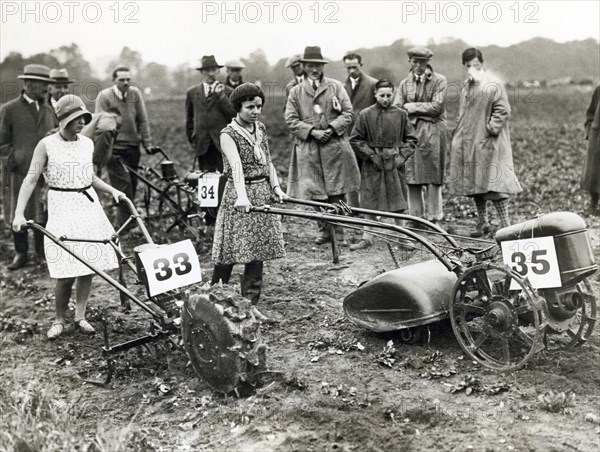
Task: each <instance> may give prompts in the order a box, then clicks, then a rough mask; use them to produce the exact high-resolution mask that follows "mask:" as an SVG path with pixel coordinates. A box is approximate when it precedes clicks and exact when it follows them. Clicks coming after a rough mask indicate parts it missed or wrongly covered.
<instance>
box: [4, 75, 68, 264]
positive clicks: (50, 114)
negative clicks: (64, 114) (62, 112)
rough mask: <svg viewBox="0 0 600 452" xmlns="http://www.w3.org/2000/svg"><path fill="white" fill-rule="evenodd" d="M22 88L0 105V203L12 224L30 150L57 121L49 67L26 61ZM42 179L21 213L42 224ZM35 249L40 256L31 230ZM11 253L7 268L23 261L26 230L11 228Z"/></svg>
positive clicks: (39, 237) (38, 236) (40, 241)
mask: <svg viewBox="0 0 600 452" xmlns="http://www.w3.org/2000/svg"><path fill="white" fill-rule="evenodd" d="M18 78H20V79H22V80H23V90H22V91H21V95H20V96H19V97H17V98H16V99H13V100H11V101H10V102H7V103H6V104H4V105H3V106H2V109H0V157H2V163H3V165H2V172H3V174H2V176H3V177H2V204H3V211H4V220H5V221H6V222H7V223H8V224H12V222H13V218H14V214H15V207H16V205H17V198H18V196H19V190H20V188H21V184H22V183H23V179H24V178H25V176H26V175H27V172H28V171H29V165H30V164H31V158H32V157H33V150H34V149H35V147H36V146H37V144H38V142H39V141H40V140H41V139H42V138H44V136H45V135H46V133H47V132H48V131H49V130H51V129H52V128H53V127H55V126H56V125H58V121H57V119H56V115H55V113H54V110H53V109H52V107H51V106H50V105H48V89H49V86H50V84H51V83H52V79H51V78H50V68H48V67H46V66H43V65H41V64H28V65H27V66H25V69H24V71H23V75H19V76H18ZM42 187H43V181H42V179H41V178H40V180H39V181H38V184H37V186H36V187H35V189H34V192H33V194H32V196H31V199H30V201H29V203H28V204H27V208H26V210H25V217H26V218H27V219H31V220H34V221H36V222H38V223H42V224H45V218H44V217H45V214H44V206H43V203H42V201H41V198H42V197H41V189H42ZM34 241H35V251H36V253H37V256H38V257H39V258H42V259H43V256H44V241H43V236H42V235H41V234H40V233H38V232H37V231H34ZM13 242H14V246H15V257H14V259H13V261H12V263H11V264H10V265H9V266H8V268H9V270H16V269H18V268H21V267H23V266H24V265H25V264H26V263H27V261H28V256H27V251H28V249H29V244H28V240H27V231H25V232H13Z"/></svg>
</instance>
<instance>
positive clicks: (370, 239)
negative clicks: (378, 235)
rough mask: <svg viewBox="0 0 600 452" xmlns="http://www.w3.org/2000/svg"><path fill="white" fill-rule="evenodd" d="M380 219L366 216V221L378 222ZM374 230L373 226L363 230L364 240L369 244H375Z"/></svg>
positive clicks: (375, 216) (374, 216) (369, 215)
mask: <svg viewBox="0 0 600 452" xmlns="http://www.w3.org/2000/svg"><path fill="white" fill-rule="evenodd" d="M378 218H379V217H378V216H377V215H371V214H368V213H367V214H365V220H369V221H377V219H378ZM373 229H374V228H372V227H371V226H365V227H364V230H363V235H362V239H363V240H366V241H367V242H369V243H373V232H372V231H373Z"/></svg>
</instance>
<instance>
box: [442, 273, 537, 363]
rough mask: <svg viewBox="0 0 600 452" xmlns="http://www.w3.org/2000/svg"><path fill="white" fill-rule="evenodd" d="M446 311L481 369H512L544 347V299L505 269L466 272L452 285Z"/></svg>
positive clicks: (462, 343) (459, 339) (466, 348)
mask: <svg viewBox="0 0 600 452" xmlns="http://www.w3.org/2000/svg"><path fill="white" fill-rule="evenodd" d="M511 285H512V286H513V287H512V288H511ZM449 311H450V320H451V322H452V329H453V330H454V334H455V336H456V338H457V340H458V342H459V343H460V345H461V347H462V348H463V350H464V351H465V352H466V353H467V355H469V356H470V357H471V358H472V359H474V360H475V361H478V362H480V363H481V364H483V365H484V366H487V367H490V368H493V369H497V370H502V371H509V370H515V369H518V368H520V367H522V366H523V365H525V363H526V362H527V361H529V360H530V359H531V358H532V357H533V356H534V355H535V353H537V352H538V351H540V350H541V349H543V348H544V344H543V338H544V330H545V328H546V320H545V315H544V299H543V298H542V297H540V296H539V295H538V294H537V292H536V291H534V289H533V288H532V287H531V285H530V284H529V282H528V281H526V280H523V279H522V278H521V277H520V276H519V274H518V273H516V272H514V271H512V270H510V269H509V268H507V267H500V266H497V265H494V264H492V263H483V264H478V265H475V266H473V267H472V268H470V269H468V270H467V271H466V272H465V273H464V274H463V275H462V276H461V277H460V278H459V279H458V281H457V282H456V285H455V286H454V292H453V296H452V299H451V300H450V304H449Z"/></svg>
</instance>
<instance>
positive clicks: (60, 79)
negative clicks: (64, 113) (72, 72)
mask: <svg viewBox="0 0 600 452" xmlns="http://www.w3.org/2000/svg"><path fill="white" fill-rule="evenodd" d="M50 78H51V79H52V85H50V104H51V105H52V108H54V109H56V102H58V99H60V98H61V97H63V96H64V95H65V94H69V85H71V84H72V83H75V80H71V79H69V72H68V71H67V70H66V69H52V70H51V71H50Z"/></svg>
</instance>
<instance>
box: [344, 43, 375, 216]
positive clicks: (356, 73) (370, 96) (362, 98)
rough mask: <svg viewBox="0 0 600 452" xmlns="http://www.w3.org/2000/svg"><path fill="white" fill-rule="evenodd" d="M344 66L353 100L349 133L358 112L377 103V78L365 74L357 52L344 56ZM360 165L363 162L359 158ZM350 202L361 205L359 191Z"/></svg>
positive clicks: (348, 91)
mask: <svg viewBox="0 0 600 452" xmlns="http://www.w3.org/2000/svg"><path fill="white" fill-rule="evenodd" d="M343 61H344V66H346V71H347V72H348V78H347V79H346V81H345V82H344V88H346V92H347V93H348V96H349V97H350V102H352V123H351V124H350V126H349V127H348V133H351V132H352V129H353V127H354V122H355V121H356V118H358V114H359V113H360V112H361V111H363V110H364V109H365V108H367V107H370V106H371V105H373V104H374V103H375V84H376V83H377V79H375V78H373V77H371V76H369V75H367V74H365V73H364V72H363V71H362V70H361V68H362V65H363V64H362V57H361V56H360V55H359V54H357V53H348V54H346V56H344V58H343ZM357 163H358V165H359V167H360V166H361V164H362V161H361V160H360V159H357ZM348 204H349V205H350V206H352V207H359V200H358V192H357V191H356V192H351V193H348Z"/></svg>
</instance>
